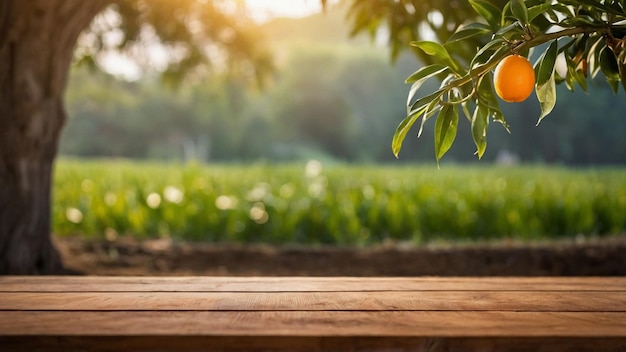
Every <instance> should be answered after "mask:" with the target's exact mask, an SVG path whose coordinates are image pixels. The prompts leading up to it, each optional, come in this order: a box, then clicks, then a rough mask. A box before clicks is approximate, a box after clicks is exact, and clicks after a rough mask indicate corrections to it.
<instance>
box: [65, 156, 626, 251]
mask: <svg viewBox="0 0 626 352" xmlns="http://www.w3.org/2000/svg"><path fill="white" fill-rule="evenodd" d="M54 177H55V178H54V190H53V229H54V232H55V233H56V234H58V235H74V234H79V235H82V236H86V237H104V236H107V237H111V236H112V237H115V236H117V235H132V236H135V237H138V238H144V237H163V236H170V237H173V238H179V239H184V240H194V241H207V242H218V241H221V242H261V243H272V244H279V243H281V244H282V243H305V244H316V243H332V244H351V245H368V244H375V243H381V242H384V241H387V240H394V241H412V242H415V243H429V242H433V241H435V242H436V241H484V240H493V239H503V238H508V239H518V240H537V239H553V238H560V237H572V236H576V235H580V234H582V235H585V236H588V235H607V234H623V233H624V232H625V230H626V169H624V168H600V169H567V168H547V167H528V166H526V167H492V166H487V165H485V166H473V167H466V166H449V165H443V166H442V167H441V169H440V170H438V169H437V168H436V166H433V165H425V166H379V165H369V166H367V165H364V166H348V165H321V164H319V163H315V162H313V163H309V164H307V165H305V164H291V165H272V164H254V165H200V164H188V165H182V164H158V163H139V162H126V161H102V160H98V161H78V160H68V159H61V160H60V161H58V163H57V166H56V171H55V176H54Z"/></svg>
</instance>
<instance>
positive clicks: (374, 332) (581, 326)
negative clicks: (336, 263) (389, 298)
mask: <svg viewBox="0 0 626 352" xmlns="http://www.w3.org/2000/svg"><path fill="white" fill-rule="evenodd" d="M24 335H31V336H55V335H56V336H155V335H179V336H250V337H252V336H294V337H297V336H328V337H332V336H378V337H385V336H387V337H390V336H405V337H424V336H430V337H503V336H506V337H527V336H532V337H550V336H551V337H605V338H610V337H620V338H622V337H626V313H623V312H621V313H616V312H613V313H604V312H603V313H590V312H476V311H462V312H461V311H459V312H442V311H436V312H425V311H412V312H409V311H400V312H386V311H382V312H362V311H356V312H350V311H340V312H331V311H323V312H319V311H318V312H311V311H305V312H293V311H267V312H266V311H264V312H224V311H216V312H205V311H200V312H189V311H187V312H177V311H170V312H163V311H151V312H145V311H139V312H94V311H87V312H85V311H66V312H61V311H0V336H24Z"/></svg>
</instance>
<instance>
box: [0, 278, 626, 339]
mask: <svg viewBox="0 0 626 352" xmlns="http://www.w3.org/2000/svg"><path fill="white" fill-rule="evenodd" d="M19 336H22V337H27V336H74V337H80V336H109V337H113V336H122V337H124V336H126V337H131V336H179V337H182V336H188V337H198V336H213V337H221V338H224V337H266V338H278V337H281V336H282V337H294V336H295V337H308V338H319V337H325V338H333V337H335V338H340V337H351V336H358V337H387V338H389V337H396V338H397V337H405V338H421V337H429V338H432V337H442V338H450V337H464V338H475V337H480V338H504V337H506V338H526V337H534V338H548V337H549V338H554V337H560V338H567V337H570V338H617V339H619V341H621V342H620V343H626V278H621V277H608V278H600V277H586V278H581V277H572V278H566V277H526V278H506V277H492V278H461V277H456V278H454V277H452V278H443V277H439V278H434V277H432V278H429V277H425V278H354V277H258V278H254V277H77V276H64V277H40V276H38V277H24V276H6V277H0V337H19ZM0 341H2V340H1V339H0ZM620 346H622V345H620Z"/></svg>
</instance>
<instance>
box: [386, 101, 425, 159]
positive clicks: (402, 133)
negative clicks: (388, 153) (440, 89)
mask: <svg viewBox="0 0 626 352" xmlns="http://www.w3.org/2000/svg"><path fill="white" fill-rule="evenodd" d="M424 109H425V108H424ZM424 109H422V110H417V111H414V112H413V113H411V114H410V115H409V116H407V117H405V118H404V120H402V122H400V124H399V125H398V127H397V128H396V132H395V133H394V134H393V139H392V141H391V150H392V152H393V155H394V156H395V157H396V158H398V156H399V155H400V149H402V142H403V141H404V138H405V137H406V134H407V133H408V132H409V130H410V129H411V127H412V126H413V124H414V123H415V121H417V119H419V118H420V116H421V115H422V113H423V110H424Z"/></svg>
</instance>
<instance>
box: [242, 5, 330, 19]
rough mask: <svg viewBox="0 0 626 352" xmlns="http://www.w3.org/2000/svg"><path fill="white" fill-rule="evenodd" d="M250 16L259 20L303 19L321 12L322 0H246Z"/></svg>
mask: <svg viewBox="0 0 626 352" xmlns="http://www.w3.org/2000/svg"><path fill="white" fill-rule="evenodd" d="M246 5H247V6H248V8H249V9H250V15H251V16H252V17H253V18H255V19H257V20H261V21H263V20H267V19H268V18H271V17H301V16H306V15H308V14H310V13H313V12H317V11H320V9H321V1H320V0H246Z"/></svg>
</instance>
